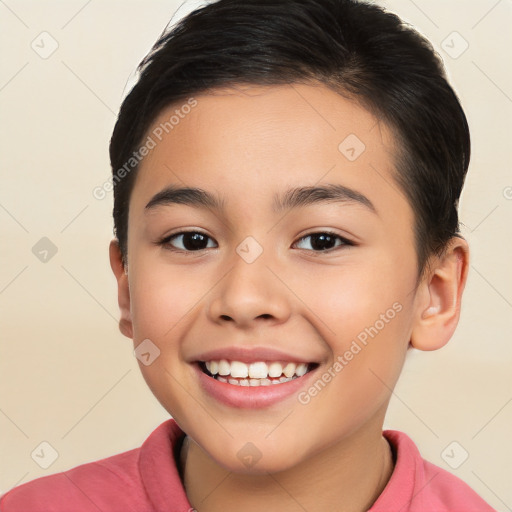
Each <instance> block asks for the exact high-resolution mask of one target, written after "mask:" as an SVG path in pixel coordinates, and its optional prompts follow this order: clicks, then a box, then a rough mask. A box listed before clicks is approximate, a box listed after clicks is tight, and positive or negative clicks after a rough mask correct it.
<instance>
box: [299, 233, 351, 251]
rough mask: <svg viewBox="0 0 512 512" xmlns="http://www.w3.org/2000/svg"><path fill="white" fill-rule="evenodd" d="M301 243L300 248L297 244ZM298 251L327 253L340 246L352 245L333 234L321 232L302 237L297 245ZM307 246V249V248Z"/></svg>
mask: <svg viewBox="0 0 512 512" xmlns="http://www.w3.org/2000/svg"><path fill="white" fill-rule="evenodd" d="M301 243H302V247H300V246H299V244H301ZM297 245H298V246H299V247H298V248H299V249H306V250H313V251H317V252H319V251H328V250H330V249H334V248H335V247H339V246H342V245H352V244H351V243H350V242H349V241H348V240H346V239H344V238H342V237H340V236H339V235H336V234H334V233H329V232H322V233H312V234H310V235H306V236H304V237H302V238H301V239H300V240H299V242H298V244H297ZM308 246H309V247H308Z"/></svg>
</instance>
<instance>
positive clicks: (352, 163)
mask: <svg viewBox="0 0 512 512" xmlns="http://www.w3.org/2000/svg"><path fill="white" fill-rule="evenodd" d="M191 105H192V106H191ZM146 135H147V137H151V139H152V140H153V141H154V148H153V149H152V150H151V152H150V154H149V155H148V156H146V157H145V158H144V160H143V161H142V162H141V164H140V166H139V170H138V176H137V180H136V186H135V188H134V195H135V196H136V197H133V196H132V200H133V202H134V203H136V204H137V203H139V204H138V206H139V207H140V208H143V206H144V205H145V204H146V203H144V201H146V202H147V201H149V200H150V199H151V197H152V196H153V195H154V194H155V193H156V192H158V191H159V190H161V189H163V188H164V187H166V186H168V185H169V184H176V185H180V186H190V187H201V188H203V189H208V190H210V191H214V192H217V193H218V194H219V195H220V196H223V197H225V198H226V200H227V201H228V202H229V205H233V206H236V205H237V203H238V206H240V207H241V206H243V205H245V208H246V209H247V206H248V203H249V202H254V204H255V205H256V203H262V204H263V203H264V202H265V201H267V203H269V202H270V201H271V199H272V198H273V197H274V193H275V191H276V190H279V189H281V190H284V189H287V188H289V187H290V186H292V185H299V184H300V185H314V184H322V183H338V184H342V185H344V186H346V187H350V188H353V189H357V190H358V191H360V192H361V193H363V194H364V195H366V196H372V197H374V199H375V201H373V200H372V202H374V203H375V204H376V206H377V209H379V207H378V205H379V204H380V205H381V207H382V209H385V210H386V211H387V212H388V213H390V214H393V213H394V214H396V215H402V216H403V214H404V212H403V211H400V209H402V210H404V209H405V210H407V208H408V205H407V202H406V200H405V197H404V196H403V194H402V193H401V192H400V190H399V189H398V186H397V185H396V183H395V182H394V178H393V176H394V172H395V171H394V167H395V164H394V154H395V141H394V138H393V136H392V134H391V132H390V130H389V129H388V128H387V126H386V125H385V124H384V123H383V122H381V121H379V120H378V119H377V118H375V117H374V116H373V115H372V114H371V113H370V112H368V111H367V110H366V109H364V108H363V107H361V106H360V105H359V104H357V103H356V102H355V101H352V100H349V99H347V98H345V97H342V96H340V95H339V94H337V93H336V92H334V91H332V90H331V89H329V88H327V87H326V86H323V85H315V86H312V85H305V84H293V85H292V84H287V85H279V86H252V85H251V86H248V85H245V86H236V87H232V88H224V89H216V90H213V91H210V92H208V93H205V94H200V95H197V96H195V97H194V98H193V101H191V100H190V99H185V100H183V101H182V102H177V103H175V104H174V105H172V106H169V107H167V108H166V109H164V110H163V111H162V112H161V113H160V114H159V116H158V117H157V119H156V120H155V121H154V123H153V124H152V126H151V128H150V129H149V130H148V133H147V134H146ZM397 197H398V201H397ZM267 206H268V205H267ZM130 208H131V207H130Z"/></svg>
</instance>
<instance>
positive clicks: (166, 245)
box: [157, 230, 356, 254]
mask: <svg viewBox="0 0 512 512" xmlns="http://www.w3.org/2000/svg"><path fill="white" fill-rule="evenodd" d="M190 233H192V234H200V235H203V236H205V237H206V238H208V239H209V240H213V238H211V237H209V236H208V235H207V234H206V233H203V232H202V231H198V230H193V231H180V232H179V233H173V234H172V235H169V236H166V237H165V238H163V239H161V240H159V241H158V242H157V245H160V246H163V247H164V248H165V249H167V250H169V251H173V252H178V253H184V254H193V253H201V252H202V251H204V250H206V249H211V248H212V247H206V248H204V249H198V250H196V251H190V250H186V249H178V248H176V247H173V246H172V245H170V241H171V240H173V239H174V238H177V237H179V236H181V235H186V234H190ZM313 235H328V236H330V237H333V238H335V239H338V240H341V244H339V245H335V246H334V247H332V248H330V249H325V250H319V251H315V250H312V249H302V250H306V251H308V252H311V253H314V254H325V253H331V252H333V251H334V250H336V249H339V248H340V247H350V246H355V245H356V244H355V243H354V242H351V241H350V240H348V239H346V238H344V237H342V236H340V235H338V234H337V233H334V232H333V231H329V230H325V231H314V232H312V233H308V234H306V235H304V236H301V237H300V238H299V239H298V242H300V241H302V240H304V239H306V238H309V237H311V236H313ZM295 243H297V242H294V244H295Z"/></svg>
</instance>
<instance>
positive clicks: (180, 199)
mask: <svg viewBox="0 0 512 512" xmlns="http://www.w3.org/2000/svg"><path fill="white" fill-rule="evenodd" d="M315 203H355V204H360V205H362V206H364V207H366V208H367V209H368V210H370V211H371V212H373V213H375V214H377V210H376V208H375V206H374V205H373V203H372V202H371V201H370V200H369V199H368V198H367V197H366V196H365V195H363V194H361V193H360V192H358V191H356V190H353V189H351V188H349V187H345V186H344V185H338V184H327V185H321V186H309V187H297V188H292V189H289V190H287V191H285V192H284V193H283V194H280V195H279V194H276V195H275V196H274V199H273V203H272V210H273V211H274V212H275V213H279V212H282V211H283V210H291V209H293V208H301V207H305V206H310V205H312V204H315ZM172 204H185V205H188V206H192V207H196V208H201V207H202V208H207V209H214V210H223V209H224V201H223V200H222V199H221V198H220V197H218V196H216V195H214V194H212V193H210V192H207V191H206V190H203V189H201V188H196V187H177V186H175V185H170V186H168V187H166V188H164V189H163V190H161V191H160V192H158V193H157V194H155V195H154V196H153V197H152V198H151V200H150V201H149V203H148V204H147V205H146V208H145V210H146V211H149V210H151V209H153V208H156V207H158V206H169V205H172Z"/></svg>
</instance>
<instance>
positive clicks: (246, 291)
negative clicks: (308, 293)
mask: <svg viewBox="0 0 512 512" xmlns="http://www.w3.org/2000/svg"><path fill="white" fill-rule="evenodd" d="M287 292H288V290H287V288H286V286H285V285H284V284H283V283H282V282H281V281H280V280H279V279H278V278H277V277H276V275H275V271H271V270H269V268H267V266H266V263H265V262H264V260H263V258H259V259H258V260H256V261H255V262H253V263H247V262H246V261H244V260H243V259H242V258H238V257H236V258H235V260H234V265H233V266H232V268H231V270H230V271H229V272H228V273H227V274H226V275H225V276H224V278H223V279H222V280H221V281H220V283H219V284H218V285H217V286H216V287H215V288H214V289H213V290H212V294H211V295H210V302H209V305H208V316H209V318H210V320H211V321H213V322H215V323H217V324H227V323H232V324H234V325H236V326H238V327H240V328H245V329H247V328H251V327H257V326H258V325H260V324H261V323H266V324H269V325H270V324H280V323H283V322H286V320H287V319H288V318H289V317H290V314H291V304H290V296H289V294H287Z"/></svg>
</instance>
